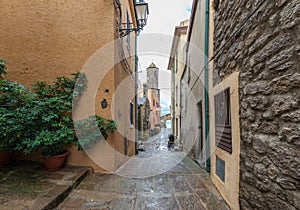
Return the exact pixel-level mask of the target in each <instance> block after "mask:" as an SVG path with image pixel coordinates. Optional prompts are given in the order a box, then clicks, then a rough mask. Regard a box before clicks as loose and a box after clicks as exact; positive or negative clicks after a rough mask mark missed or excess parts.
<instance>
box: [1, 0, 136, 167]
mask: <svg viewBox="0 0 300 210" xmlns="http://www.w3.org/2000/svg"><path fill="white" fill-rule="evenodd" d="M134 3H135V1H134V0H109V1H107V0H80V1H64V0H51V1H48V0H41V1H37V0H22V1H19V0H3V1H1V13H0V25H1V33H0V57H1V58H3V59H4V60H5V61H6V63H7V67H8V68H7V71H8V76H7V79H10V80H13V81H18V82H21V83H23V84H25V85H26V86H28V87H30V85H31V84H33V83H34V82H35V81H36V80H42V81H46V82H48V83H51V82H53V81H54V80H55V78H56V77H58V76H61V75H64V76H70V74H71V73H74V72H76V71H82V70H83V71H85V73H87V79H88V82H89V84H88V86H89V87H92V88H94V87H95V88H96V90H94V92H93V93H94V95H92V97H91V95H85V96H83V99H82V101H81V102H80V103H81V105H82V104H84V105H83V110H84V111H81V112H75V113H74V112H73V117H74V118H76V120H78V119H81V118H82V117H83V116H85V115H86V114H90V113H93V112H94V113H97V114H98V115H100V116H102V117H106V118H112V119H114V120H116V121H117V124H118V131H116V132H115V133H114V134H113V135H111V136H110V138H109V140H108V141H107V142H108V145H107V147H109V148H110V149H112V150H111V152H109V151H108V150H105V151H103V150H104V149H105V148H106V146H103V145H98V146H97V147H95V148H93V149H92V150H93V151H88V152H87V153H90V154H92V155H87V154H86V152H78V151H77V148H75V147H74V148H70V151H71V155H70V157H69V159H68V164H71V165H89V166H93V167H94V168H95V169H96V170H98V171H102V170H108V171H114V170H115V169H116V168H118V167H119V166H120V165H121V164H122V163H123V162H125V161H126V160H127V159H128V157H130V156H132V155H134V153H135V132H134V129H133V128H134V125H132V124H133V122H131V121H132V120H130V114H131V115H133V116H135V113H134V109H133V110H130V109H131V108H132V105H131V103H132V104H134V94H135V91H134V87H135V80H134V76H133V73H134V71H135V48H136V47H135V38H136V32H132V33H130V34H129V35H127V36H124V37H122V36H121V34H120V32H119V28H120V27H123V23H125V24H127V26H130V27H133V28H137V21H136V16H135V14H136V11H135V8H134ZM130 23H132V24H130ZM103 49H104V50H103ZM101 50H102V52H101ZM103 51H105V53H104V54H103ZM96 52H97V53H96ZM95 56H96V57H95ZM97 56H98V57H97ZM91 69H92V70H91ZM124 85H125V86H126V89H124V88H122V87H124ZM120 89H123V91H120ZM104 99H105V101H106V102H107V108H102V107H101V105H100V104H101V102H102V101H103V100H104ZM85 106H87V108H86V109H85ZM91 106H92V107H91ZM89 109H90V110H89ZM94 154H100V156H99V157H95V156H94ZM96 156H97V155H96ZM31 158H32V159H36V160H39V159H37V158H35V157H31ZM94 158H96V159H102V160H101V161H100V162H102V163H103V162H105V164H104V167H102V165H101V164H99V163H97V161H95V160H94Z"/></svg>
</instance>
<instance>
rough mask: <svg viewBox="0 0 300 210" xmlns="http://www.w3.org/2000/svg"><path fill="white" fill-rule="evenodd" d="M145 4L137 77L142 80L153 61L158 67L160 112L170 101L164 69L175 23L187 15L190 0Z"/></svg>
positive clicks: (139, 42) (170, 0)
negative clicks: (146, 16)
mask: <svg viewBox="0 0 300 210" xmlns="http://www.w3.org/2000/svg"><path fill="white" fill-rule="evenodd" d="M145 2H147V3H148V4H149V13H150V14H149V18H148V22H147V25H146V26H145V28H144V30H143V31H141V34H140V36H139V38H138V55H139V71H143V73H139V78H140V80H141V83H144V82H146V68H147V67H148V66H149V65H150V63H152V62H154V63H155V64H156V65H157V67H158V68H159V69H160V71H161V73H160V74H159V88H160V89H161V106H162V109H163V110H162V111H163V112H164V113H166V112H165V110H166V109H168V107H169V106H170V105H171V104H170V103H171V102H170V96H169V95H170V85H171V80H170V79H171V75H170V72H168V71H166V70H167V66H168V61H169V54H170V50H171V45H172V41H173V35H174V30H175V26H178V25H179V23H180V22H181V21H183V20H186V19H188V18H189V17H190V13H191V7H192V0H145Z"/></svg>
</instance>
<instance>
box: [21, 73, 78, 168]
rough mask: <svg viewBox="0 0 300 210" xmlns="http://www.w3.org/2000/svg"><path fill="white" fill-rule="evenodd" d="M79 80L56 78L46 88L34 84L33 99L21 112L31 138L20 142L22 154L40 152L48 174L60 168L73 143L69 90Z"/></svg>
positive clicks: (44, 83)
mask: <svg viewBox="0 0 300 210" xmlns="http://www.w3.org/2000/svg"><path fill="white" fill-rule="evenodd" d="M79 76H80V74H74V77H73V78H66V77H64V76H62V77H58V78H57V79H56V81H55V83H53V84H50V85H48V84H46V82H36V83H35V84H34V89H33V90H34V92H35V94H36V96H35V98H34V99H33V100H32V101H31V102H30V103H28V104H27V105H26V106H24V107H23V109H22V111H21V112H22V113H23V115H24V116H25V117H24V118H26V119H27V120H28V123H27V126H28V129H29V130H30V128H31V130H30V131H29V132H30V133H32V134H33V135H29V136H31V138H26V139H24V141H23V152H24V154H30V153H32V152H34V151H37V150H38V149H41V151H42V155H43V160H44V164H45V168H46V170H48V171H56V170H59V169H60V168H61V167H62V165H63V164H64V162H65V159H66V157H67V155H68V154H69V152H68V151H67V150H66V148H67V147H68V146H70V145H71V144H73V143H74V142H76V140H77V138H76V135H75V130H74V124H73V120H72V118H71V111H72V101H73V90H74V87H75V83H76V81H77V79H78V77H79ZM83 89H84V86H83V88H82V90H83ZM77 95H80V94H79V93H77Z"/></svg>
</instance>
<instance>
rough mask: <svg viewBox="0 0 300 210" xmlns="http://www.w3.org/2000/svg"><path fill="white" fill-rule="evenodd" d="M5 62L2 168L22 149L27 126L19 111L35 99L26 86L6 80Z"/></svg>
mask: <svg viewBox="0 0 300 210" xmlns="http://www.w3.org/2000/svg"><path fill="white" fill-rule="evenodd" d="M4 74H6V72H5V62H4V61H3V60H2V59H0V166H6V165H8V164H9V160H10V157H11V154H12V152H13V151H15V150H20V149H21V141H22V138H24V137H25V135H24V134H25V132H24V131H25V125H24V122H22V120H21V119H20V118H19V117H20V116H19V110H20V108H21V107H23V106H24V105H25V104H26V103H27V102H28V101H30V100H31V99H32V98H33V94H32V93H31V91H30V90H28V89H27V88H26V87H25V86H24V85H22V84H20V83H17V82H11V81H9V80H5V79H4Z"/></svg>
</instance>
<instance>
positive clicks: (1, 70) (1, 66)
mask: <svg viewBox="0 0 300 210" xmlns="http://www.w3.org/2000/svg"><path fill="white" fill-rule="evenodd" d="M5 69H6V65H5V61H4V60H3V59H2V58H0V78H1V79H3V75H5V74H6V71H5Z"/></svg>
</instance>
